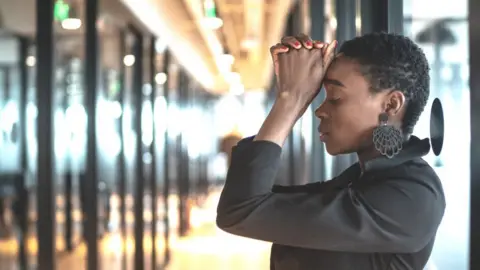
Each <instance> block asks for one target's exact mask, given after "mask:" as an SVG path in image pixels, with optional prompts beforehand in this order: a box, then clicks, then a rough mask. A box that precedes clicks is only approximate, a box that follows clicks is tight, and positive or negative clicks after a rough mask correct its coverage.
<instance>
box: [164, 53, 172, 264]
mask: <svg viewBox="0 0 480 270" xmlns="http://www.w3.org/2000/svg"><path fill="white" fill-rule="evenodd" d="M169 67H170V53H169V51H168V50H166V51H165V52H164V53H163V64H162V69H163V72H164V73H165V74H166V75H167V81H166V83H165V84H164V85H163V96H164V97H165V104H166V106H167V110H168V106H169V105H170V88H169V85H170V77H169ZM167 116H168V115H167ZM168 142H169V138H168V128H166V129H165V134H164V144H163V151H164V153H163V154H164V155H163V162H164V163H163V207H164V208H163V210H164V214H163V226H164V235H163V237H164V241H165V253H164V259H163V260H164V264H168V263H169V262H170V220H169V216H168V213H169V207H170V206H169V203H168V198H169V197H170V162H169V154H170V148H169V143H168Z"/></svg>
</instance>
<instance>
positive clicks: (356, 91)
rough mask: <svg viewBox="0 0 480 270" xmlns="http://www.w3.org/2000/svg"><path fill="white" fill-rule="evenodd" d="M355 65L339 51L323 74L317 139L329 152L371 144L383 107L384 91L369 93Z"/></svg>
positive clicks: (358, 148) (316, 113)
mask: <svg viewBox="0 0 480 270" xmlns="http://www.w3.org/2000/svg"><path fill="white" fill-rule="evenodd" d="M358 68H359V66H358V64H357V63H356V62H354V61H353V60H351V59H349V58H348V57H345V56H342V55H341V54H339V55H338V56H337V57H336V59H335V60H334V61H333V63H332V65H331V66H330V67H329V69H328V71H327V73H326V75H325V79H324V86H325V89H326V98H325V101H324V102H323V103H322V105H321V106H320V107H319V108H318V109H317V110H316V111H315V115H316V116H317V117H318V118H320V126H319V131H320V139H321V140H322V141H323V142H325V145H326V148H327V152H328V153H329V154H331V155H338V154H345V153H352V152H359V151H361V150H364V149H366V148H368V147H370V146H371V145H372V131H373V129H374V128H375V127H377V126H378V124H379V115H380V114H381V113H382V112H384V111H385V100H386V95H385V94H384V93H379V94H372V93H371V91H370V89H369V83H368V82H367V80H366V79H365V78H364V77H363V76H362V75H361V74H360V73H359V71H358ZM385 92H387V93H388V91H385Z"/></svg>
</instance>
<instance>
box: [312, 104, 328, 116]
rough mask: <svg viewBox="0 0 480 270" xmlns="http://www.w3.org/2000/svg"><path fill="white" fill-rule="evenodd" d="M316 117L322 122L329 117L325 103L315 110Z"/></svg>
mask: <svg viewBox="0 0 480 270" xmlns="http://www.w3.org/2000/svg"><path fill="white" fill-rule="evenodd" d="M315 116H316V117H317V118H319V119H320V120H323V119H325V118H326V117H327V112H326V110H325V103H322V104H321V105H320V106H318V108H317V109H316V110H315Z"/></svg>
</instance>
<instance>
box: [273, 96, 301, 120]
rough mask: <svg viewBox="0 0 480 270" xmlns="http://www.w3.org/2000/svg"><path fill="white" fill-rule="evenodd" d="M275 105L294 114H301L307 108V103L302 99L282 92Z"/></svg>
mask: <svg viewBox="0 0 480 270" xmlns="http://www.w3.org/2000/svg"><path fill="white" fill-rule="evenodd" d="M275 105H276V106H277V107H281V108H282V109H285V110H287V111H288V112H290V113H292V114H294V113H298V112H300V111H301V110H302V109H303V108H304V107H305V106H306V105H305V101H304V100H303V99H302V98H301V97H299V96H298V95H295V94H294V92H290V91H282V92H280V93H279V94H278V96H277V98H276V99H275V103H274V106H275Z"/></svg>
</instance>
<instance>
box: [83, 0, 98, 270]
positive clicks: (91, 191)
mask: <svg viewBox="0 0 480 270" xmlns="http://www.w3.org/2000/svg"><path fill="white" fill-rule="evenodd" d="M98 7H99V4H98V0H85V10H86V14H85V68H84V76H85V77H84V79H85V104H86V106H85V107H86V111H87V119H88V124H87V162H86V164H87V168H86V179H85V191H86V193H85V194H88V195H89V196H88V199H87V200H86V201H85V206H86V209H85V211H86V214H87V220H86V222H85V225H86V231H85V236H86V242H87V258H88V263H87V265H88V268H87V269H89V270H96V269H98V264H99V261H98V198H97V194H98V171H97V170H98V169H97V166H98V164H97V125H96V123H97V121H96V115H97V106H96V105H97V97H98V94H97V91H98V89H97V86H98V72H99V67H98V66H99V63H98V40H99V39H98V32H97V19H98Z"/></svg>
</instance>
